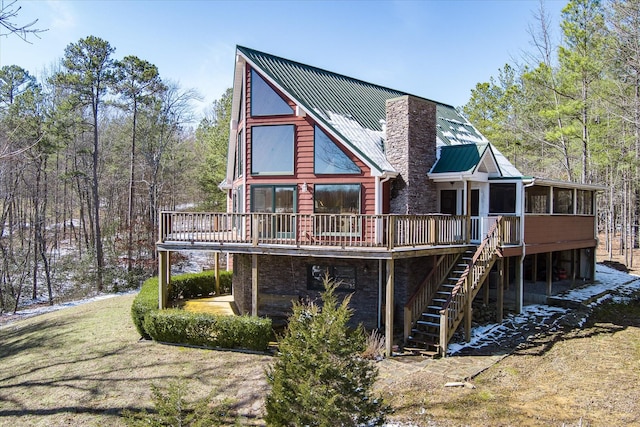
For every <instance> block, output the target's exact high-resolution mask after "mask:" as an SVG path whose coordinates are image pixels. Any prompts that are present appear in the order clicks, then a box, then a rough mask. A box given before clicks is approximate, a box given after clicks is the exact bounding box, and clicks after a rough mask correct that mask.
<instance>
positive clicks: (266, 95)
mask: <svg viewBox="0 0 640 427" xmlns="http://www.w3.org/2000/svg"><path fill="white" fill-rule="evenodd" d="M290 114H293V108H291V106H290V105H289V104H288V103H287V102H286V101H285V100H284V99H282V97H281V96H280V95H278V94H277V93H276V91H275V90H273V89H272V88H271V86H269V84H268V83H267V82H265V81H264V79H263V78H262V77H260V75H259V74H258V73H256V71H255V70H251V115H252V116H254V117H255V116H283V115H290Z"/></svg>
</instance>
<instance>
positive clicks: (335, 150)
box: [313, 124, 362, 175]
mask: <svg viewBox="0 0 640 427" xmlns="http://www.w3.org/2000/svg"><path fill="white" fill-rule="evenodd" d="M319 143H323V144H331V145H330V149H331V153H329V154H330V157H334V156H331V154H335V156H342V157H343V158H344V159H345V160H348V161H349V162H350V164H351V165H353V168H355V169H351V170H346V171H345V170H343V171H338V172H331V171H326V170H324V171H319V170H318V145H319ZM321 160H322V159H321ZM323 163H324V164H326V165H327V166H329V167H331V166H333V167H335V165H332V164H331V163H330V162H326V161H324V160H323ZM313 173H314V174H316V175H360V174H362V169H360V167H359V166H358V165H356V163H355V162H354V161H353V160H352V159H351V158H350V157H349V155H348V154H347V153H345V152H344V151H343V150H342V149H341V148H340V147H339V146H338V144H336V142H335V141H334V140H332V139H331V138H330V137H329V135H327V133H326V132H325V131H324V130H322V128H321V127H320V126H318V125H317V124H316V125H314V126H313Z"/></svg>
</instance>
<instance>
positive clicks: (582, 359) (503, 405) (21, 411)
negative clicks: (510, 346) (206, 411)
mask: <svg viewBox="0 0 640 427" xmlns="http://www.w3.org/2000/svg"><path fill="white" fill-rule="evenodd" d="M132 299H133V296H126V297H115V298H111V299H107V300H103V301H98V302H94V303H88V304H85V305H82V306H78V307H74V308H70V309H65V310H60V311H57V312H54V313H49V314H45V315H41V316H38V317H34V318H31V319H26V320H21V321H17V322H15V323H12V324H9V325H6V326H4V327H2V328H1V329H0V425H2V426H5V425H6V426H62V425H65V426H68V425H73V426H79V425H82V426H98V425H109V426H118V425H123V422H122V419H121V418H120V413H121V411H122V410H123V409H130V410H133V411H138V410H141V409H147V410H150V409H152V408H151V385H152V384H166V383H168V382H170V381H171V380H172V379H178V378H186V379H187V381H188V384H189V385H190V386H191V388H192V390H193V392H194V396H193V397H194V398H195V397H203V396H206V395H207V394H209V393H210V392H211V390H216V393H217V394H216V396H217V398H220V399H224V398H230V399H231V400H232V401H234V402H235V404H236V410H237V411H238V413H239V414H240V415H241V416H242V417H244V418H242V421H241V423H242V424H243V425H263V420H262V415H263V406H264V405H263V403H264V400H263V398H264V395H265V393H266V391H267V385H266V381H265V379H264V368H265V367H266V366H267V364H268V363H269V362H270V360H271V358H270V357H269V356H264V355H255V354H244V353H237V352H222V351H208V350H201V349H193V348H182V347H176V346H167V345H162V344H157V343H154V342H148V341H139V340H138V335H137V333H136V331H135V329H134V327H133V325H132V323H131V320H130V318H129V308H130V305H131V301H132ZM458 360H460V359H458ZM381 366H384V364H382V365H381ZM407 369H408V370H409V371H407ZM407 372H410V373H409V374H407ZM402 374H403V375H400V372H384V377H385V381H384V383H383V384H379V386H378V389H379V390H380V391H381V392H382V393H383V395H384V397H385V399H386V400H387V403H390V404H391V405H392V407H393V408H394V409H395V414H394V415H393V416H392V419H393V420H394V421H402V422H411V423H414V425H418V426H426V425H430V426H431V425H438V426H451V425H456V426H457V425H471V426H486V425H492V426H500V425H504V426H506V425H518V426H521V425H522V426H534V425H536V426H537V425H557V426H560V425H563V424H564V425H565V426H572V425H573V426H577V425H582V426H587V425H589V426H610V425H640V404H639V403H638V402H640V387H639V386H638V385H639V384H640V304H638V303H636V304H635V305H634V306H630V308H628V309H627V310H626V311H625V312H621V311H620V308H619V307H614V308H610V307H607V306H605V307H603V309H601V310H599V311H598V317H596V318H595V320H594V322H593V323H592V324H589V325H587V326H586V327H584V328H582V329H580V330H571V331H565V332H559V333H557V334H555V335H552V336H545V337H541V338H540V339H539V340H538V341H536V342H532V343H531V345H530V346H528V347H527V348H523V349H521V350H519V351H517V352H516V353H514V354H513V355H511V356H508V357H506V358H505V359H503V360H502V361H501V362H500V363H498V364H496V365H494V366H493V367H492V368H490V369H489V370H487V371H485V372H484V373H483V374H481V375H480V376H478V377H477V378H475V379H474V380H473V383H474V384H475V386H476V388H475V389H468V388H445V387H443V385H444V383H445V382H446V381H448V380H447V379H446V378H444V377H443V376H442V375H438V374H434V373H433V372H431V373H430V372H428V371H426V370H424V369H422V370H420V369H416V371H415V372H413V371H411V367H407V368H406V369H405V371H404V372H402ZM434 422H435V423H437V424H433V423H434Z"/></svg>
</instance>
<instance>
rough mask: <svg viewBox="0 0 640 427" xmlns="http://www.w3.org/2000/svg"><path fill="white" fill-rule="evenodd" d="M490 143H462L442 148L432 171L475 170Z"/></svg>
mask: <svg viewBox="0 0 640 427" xmlns="http://www.w3.org/2000/svg"><path fill="white" fill-rule="evenodd" d="M488 146H489V144H461V145H449V146H444V147H442V148H440V158H439V159H438V161H437V162H436V164H435V165H434V166H433V169H432V170H431V173H452V172H460V173H462V172H473V171H474V170H475V169H476V167H477V166H478V164H479V163H480V160H481V159H482V156H483V154H484V152H485V151H486V149H487V147H488Z"/></svg>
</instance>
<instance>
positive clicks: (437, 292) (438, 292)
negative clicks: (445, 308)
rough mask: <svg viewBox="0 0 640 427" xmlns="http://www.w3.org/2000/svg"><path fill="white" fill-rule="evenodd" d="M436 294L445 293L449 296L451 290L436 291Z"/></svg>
mask: <svg viewBox="0 0 640 427" xmlns="http://www.w3.org/2000/svg"><path fill="white" fill-rule="evenodd" d="M436 294H439V295H447V296H449V295H451V292H445V291H436ZM445 301H446V300H445Z"/></svg>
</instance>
